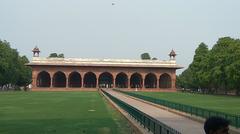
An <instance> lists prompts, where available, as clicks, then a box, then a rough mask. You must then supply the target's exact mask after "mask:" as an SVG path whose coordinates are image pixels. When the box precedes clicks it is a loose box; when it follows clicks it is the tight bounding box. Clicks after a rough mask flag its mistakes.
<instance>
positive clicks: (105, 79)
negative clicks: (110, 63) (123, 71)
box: [98, 72, 113, 88]
mask: <svg viewBox="0 0 240 134" xmlns="http://www.w3.org/2000/svg"><path fill="white" fill-rule="evenodd" d="M98 85H99V87H100V88H112V87H113V76H112V74H110V73H108V72H105V73H102V74H100V76H99V79H98Z"/></svg>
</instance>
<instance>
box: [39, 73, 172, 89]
mask: <svg viewBox="0 0 240 134" xmlns="http://www.w3.org/2000/svg"><path fill="white" fill-rule="evenodd" d="M36 85H37V87H51V86H52V87H62V88H64V87H67V86H68V87H73V88H81V87H84V88H97V87H100V88H171V87H172V79H171V76H170V75H169V74H167V73H164V74H162V75H161V76H160V78H159V79H157V76H156V75H155V74H153V73H148V74H147V75H146V76H145V78H144V79H143V77H142V75H141V74H139V73H134V74H132V75H131V76H130V79H129V78H128V76H127V74H125V73H123V72H121V73H119V74H117V75H116V78H115V79H114V78H113V75H112V74H111V73H109V72H104V73H102V74H100V75H99V77H98V78H97V76H96V74H94V73H93V72H88V73H86V74H85V75H84V77H83V78H82V76H81V75H80V73H78V72H72V73H70V74H69V76H68V78H67V77H66V75H65V74H64V73H63V72H61V71H58V72H56V73H55V74H54V75H53V77H52V78H51V77H50V74H49V73H48V72H46V71H42V72H40V73H39V74H38V75H37V83H36Z"/></svg>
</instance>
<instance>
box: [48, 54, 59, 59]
mask: <svg viewBox="0 0 240 134" xmlns="http://www.w3.org/2000/svg"><path fill="white" fill-rule="evenodd" d="M48 57H50V58H57V57H58V54H57V53H51V54H50V55H49V56H48Z"/></svg>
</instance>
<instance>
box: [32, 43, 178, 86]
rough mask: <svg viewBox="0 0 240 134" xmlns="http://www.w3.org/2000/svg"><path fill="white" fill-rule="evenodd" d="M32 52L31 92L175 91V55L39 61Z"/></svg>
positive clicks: (39, 58) (40, 59) (176, 67)
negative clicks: (138, 58)
mask: <svg viewBox="0 0 240 134" xmlns="http://www.w3.org/2000/svg"><path fill="white" fill-rule="evenodd" d="M39 52H40V51H39V49H38V48H37V47H36V48H34V49H33V53H34V55H33V60H32V61H31V62H30V63H29V64H28V66H31V67H32V90H33V91H45V90H48V91H51V90H54V91H56V90H96V89H98V88H121V89H125V90H149V91H175V90H176V87H175V83H176V69H180V68H181V67H180V66H178V65H177V64H176V61H175V56H176V54H175V52H174V51H172V52H171V53H170V54H169V56H170V60H168V61H160V60H126V59H125V60H116V59H102V60H101V59H80V58H42V57H39Z"/></svg>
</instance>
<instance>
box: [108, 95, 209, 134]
mask: <svg viewBox="0 0 240 134" xmlns="http://www.w3.org/2000/svg"><path fill="white" fill-rule="evenodd" d="M105 91H107V92H108V93H110V94H111V95H113V96H114V97H116V98H118V99H120V100H122V101H124V102H125V103H127V104H130V105H131V106H133V107H135V108H137V109H138V110H140V111H142V112H144V113H146V114H148V115H150V116H151V117H153V118H155V119H157V120H159V121H161V122H162V123H164V124H166V125H168V126H170V127H172V128H174V129H175V130H177V131H179V132H181V133H182V134H204V133H205V132H204V130H203V124H202V123H199V122H196V121H193V120H191V119H189V118H186V117H183V116H180V115H177V114H174V113H172V112H168V111H166V110H163V109H161V108H158V107H155V106H152V105H150V104H147V103H144V102H142V101H139V100H135V99H133V98H131V97H128V96H127V95H125V94H122V93H119V92H116V91H113V90H105Z"/></svg>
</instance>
